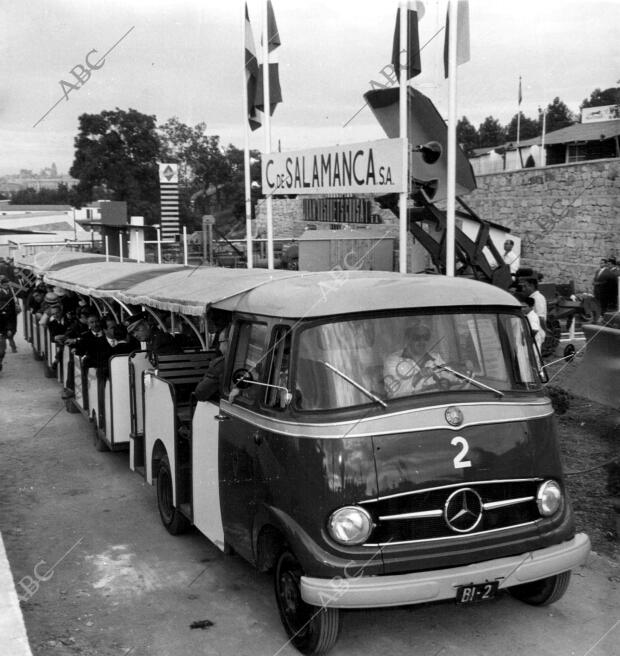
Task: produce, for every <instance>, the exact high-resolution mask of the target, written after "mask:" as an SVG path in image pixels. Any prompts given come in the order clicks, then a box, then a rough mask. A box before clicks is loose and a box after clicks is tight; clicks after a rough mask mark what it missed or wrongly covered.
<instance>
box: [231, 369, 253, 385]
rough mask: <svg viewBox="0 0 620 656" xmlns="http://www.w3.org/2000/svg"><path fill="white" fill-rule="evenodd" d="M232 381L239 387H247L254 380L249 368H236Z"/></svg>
mask: <svg viewBox="0 0 620 656" xmlns="http://www.w3.org/2000/svg"><path fill="white" fill-rule="evenodd" d="M231 380H232V382H233V385H234V386H235V387H238V388H239V389H247V388H248V387H249V386H250V383H252V382H253V380H254V378H253V377H252V372H251V371H250V370H249V369H236V370H235V371H233V375H232V379H231Z"/></svg>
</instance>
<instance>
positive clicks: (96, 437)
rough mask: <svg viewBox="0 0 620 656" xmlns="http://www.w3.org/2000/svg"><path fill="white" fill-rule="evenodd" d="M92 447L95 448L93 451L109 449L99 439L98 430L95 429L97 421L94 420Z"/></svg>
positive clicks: (102, 440) (100, 438)
mask: <svg viewBox="0 0 620 656" xmlns="http://www.w3.org/2000/svg"><path fill="white" fill-rule="evenodd" d="M93 445H94V447H95V451H101V452H104V451H109V450H110V447H109V446H108V445H107V444H106V443H105V440H104V439H103V438H102V437H101V435H100V434H99V428H97V420H96V419H95V423H94V425H93Z"/></svg>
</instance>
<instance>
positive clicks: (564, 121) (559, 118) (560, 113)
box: [546, 96, 576, 132]
mask: <svg viewBox="0 0 620 656" xmlns="http://www.w3.org/2000/svg"><path fill="white" fill-rule="evenodd" d="M546 111H547V125H546V128H547V130H546V131H547V132H553V131H554V130H559V129H560V128H565V127H567V126H569V125H573V123H575V121H576V118H575V115H574V114H573V113H572V112H571V111H570V109H568V107H567V106H566V105H565V104H564V103H563V102H562V101H561V100H560V99H559V98H558V97H557V96H556V97H555V98H554V99H553V102H551V103H549V104H548V105H547V110H546Z"/></svg>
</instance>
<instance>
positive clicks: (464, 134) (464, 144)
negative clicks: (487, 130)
mask: <svg viewBox="0 0 620 656" xmlns="http://www.w3.org/2000/svg"><path fill="white" fill-rule="evenodd" d="M456 140H457V141H458V143H459V144H460V145H461V148H462V149H463V150H464V151H465V154H466V155H470V154H471V152H472V150H473V149H474V148H478V133H477V132H476V128H475V127H474V126H473V125H472V124H471V123H470V122H469V120H468V119H467V117H466V116H463V118H462V119H460V120H459V122H458V123H457V124H456Z"/></svg>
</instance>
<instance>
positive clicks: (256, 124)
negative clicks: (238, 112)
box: [245, 3, 262, 130]
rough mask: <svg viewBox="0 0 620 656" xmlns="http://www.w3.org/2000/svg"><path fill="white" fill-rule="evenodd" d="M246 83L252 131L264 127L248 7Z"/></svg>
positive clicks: (249, 120)
mask: <svg viewBox="0 0 620 656" xmlns="http://www.w3.org/2000/svg"><path fill="white" fill-rule="evenodd" d="M245 83H246V87H247V90H248V107H247V111H248V123H249V124H250V128H251V129H252V130H257V129H258V128H260V126H261V125H262V120H261V117H260V116H259V114H258V109H257V107H256V92H257V88H258V60H257V59H256V48H255V47H254V36H253V35H252V26H251V24H250V16H249V14H248V5H247V3H246V5H245Z"/></svg>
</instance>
